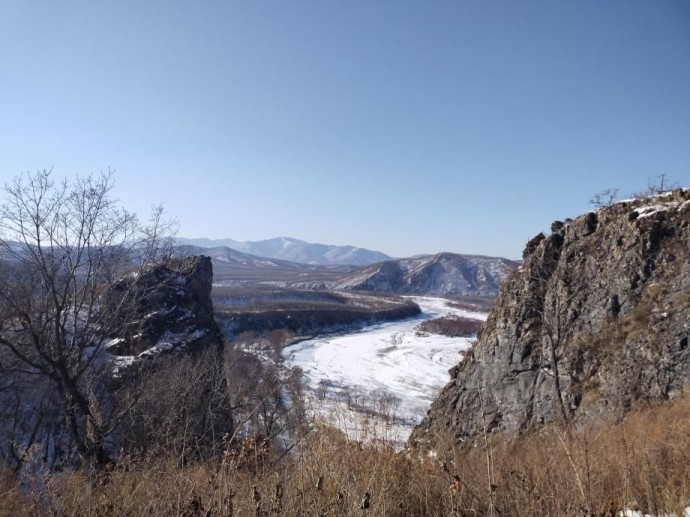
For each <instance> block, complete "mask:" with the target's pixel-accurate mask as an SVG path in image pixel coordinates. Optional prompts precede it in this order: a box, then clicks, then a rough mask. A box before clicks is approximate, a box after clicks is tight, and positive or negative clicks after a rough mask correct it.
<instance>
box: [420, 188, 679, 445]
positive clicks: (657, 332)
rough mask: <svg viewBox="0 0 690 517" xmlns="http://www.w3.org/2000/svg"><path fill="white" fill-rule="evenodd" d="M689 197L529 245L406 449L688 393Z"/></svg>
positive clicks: (608, 215) (657, 199) (634, 208)
mask: <svg viewBox="0 0 690 517" xmlns="http://www.w3.org/2000/svg"><path fill="white" fill-rule="evenodd" d="M689 335H690V189H679V190H675V191H673V192H670V193H666V194H662V195H659V196H654V197H646V198H641V199H634V200H627V201H621V202H618V203H616V204H613V205H611V206H609V207H605V208H602V209H600V210H598V211H596V212H590V213H587V214H584V215H582V216H580V217H577V218H576V219H574V220H566V222H560V221H556V222H555V223H554V224H553V225H552V233H551V234H550V235H549V236H545V235H543V234H540V235H538V236H537V237H535V238H534V239H532V240H531V241H530V242H529V243H528V244H527V247H526V249H525V251H524V262H523V264H522V266H521V267H520V268H519V269H518V270H516V271H515V272H514V273H512V274H511V276H510V277H509V278H508V279H507V280H506V281H505V283H504V284H503V285H502V287H501V290H500V294H499V296H498V299H497V302H496V306H495V307H494V309H493V311H492V313H491V314H490V316H489V319H488V321H487V323H486V325H485V326H484V327H483V329H482V330H481V331H480V333H479V336H478V340H477V342H476V344H475V346H474V347H473V348H472V350H471V351H470V352H469V353H468V354H467V355H466V356H465V358H464V359H463V360H462V362H461V363H460V364H459V365H458V366H456V367H455V368H453V369H452V370H451V372H450V373H451V381H450V383H449V384H448V385H447V386H446V387H445V388H444V389H443V391H442V393H441V394H440V396H439V397H438V399H437V400H436V401H435V402H434V403H433V405H432V407H431V409H430V411H429V413H428V415H427V417H426V418H425V419H424V420H423V422H422V423H421V424H420V425H419V426H418V427H417V428H416V430H415V431H414V433H413V435H412V437H411V440H412V441H413V442H417V443H425V442H426V443H433V441H434V440H435V439H436V437H437V436H438V435H437V431H443V432H445V430H448V429H449V430H450V431H451V433H452V435H453V436H454V438H455V439H456V440H458V441H463V440H466V439H472V438H473V437H475V436H477V435H479V434H480V433H483V431H484V429H486V430H487V431H489V432H492V431H498V430H507V431H521V430H525V429H528V428H531V427H534V426H535V425H538V424H540V423H543V422H548V421H558V420H561V421H584V420H588V419H596V420H599V419H602V418H614V419H616V418H620V416H622V415H623V414H624V412H625V411H626V410H628V409H629V408H631V407H632V406H634V405H637V404H642V403H650V402H656V401H661V400H664V399H669V398H673V397H675V396H677V395H679V394H681V393H682V392H684V391H686V392H687V391H688V390H690V347H689V346H688V336H689Z"/></svg>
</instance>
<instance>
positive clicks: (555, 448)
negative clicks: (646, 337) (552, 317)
mask: <svg viewBox="0 0 690 517" xmlns="http://www.w3.org/2000/svg"><path fill="white" fill-rule="evenodd" d="M260 442H261V440H260V439H257V440H249V441H248V442H246V443H245V445H246V444H249V445H246V447H245V448H246V449H247V453H246V455H245V456H246V457H245V458H244V459H243V460H242V462H237V461H234V460H233V457H231V458H230V459H227V457H226V461H223V460H222V459H221V457H219V458H217V459H207V460H205V461H203V462H197V463H191V462H190V463H188V464H187V465H184V466H181V464H180V462H179V461H177V458H176V457H175V456H174V455H167V456H166V455H161V456H160V457H156V458H153V457H150V458H148V459H147V460H146V461H143V462H141V463H136V462H134V461H132V460H130V459H127V458H123V459H122V460H121V461H120V463H119V464H118V465H117V466H116V467H114V468H112V469H111V470H108V471H103V472H96V473H94V472H90V473H89V472H87V471H77V472H62V473H60V472H55V473H50V474H48V475H47V476H46V481H45V484H44V489H43V491H42V492H41V493H35V492H27V491H24V492H22V491H21V490H19V489H17V485H16V480H15V479H14V478H12V477H8V476H5V477H2V478H0V483H1V484H0V486H1V487H2V491H1V492H0V508H2V510H1V511H2V512H3V513H4V514H7V515H10V514H11V515H35V514H40V513H42V512H43V511H44V510H45V511H49V512H54V513H56V514H64V515H89V514H93V515H144V514H147V515H226V516H227V515H242V516H244V515H261V516H269V515H286V516H292V515H340V516H347V515H358V516H362V515H367V514H368V515H372V516H373V515H391V516H403V515H404V516H407V515H429V516H447V515H462V516H465V515H467V516H470V515H492V513H493V514H495V515H509V516H511V515H515V516H518V515H519V516H525V515H527V516H529V515H534V516H536V515H596V516H607V515H610V516H614V515H617V514H618V512H620V511H621V510H622V509H623V508H630V509H633V508H637V509H639V510H641V511H644V512H646V513H651V514H655V515H658V514H663V512H667V513H670V512H675V514H676V515H681V514H682V511H683V509H684V508H685V507H687V506H688V505H690V470H689V469H688V468H687V465H689V464H690V398H684V399H681V400H676V401H673V402H670V403H666V404H663V405H661V406H658V407H655V408H646V409H639V410H636V411H634V412H632V413H630V414H629V415H628V416H627V418H625V419H624V421H623V422H622V423H621V424H620V425H601V426H599V427H588V428H581V429H564V428H561V427H545V428H542V429H541V430H539V431H537V432H533V433H528V434H525V435H522V436H520V437H515V436H508V435H494V436H489V437H487V441H486V443H487V445H488V447H485V446H484V445H483V444H482V445H478V446H464V447H448V448H447V449H446V450H445V452H438V453H437V454H435V455H430V454H428V453H424V452H422V451H402V452H397V451H395V450H394V448H393V447H392V446H390V445H388V444H386V443H383V444H377V445H366V444H361V443H357V442H352V441H348V440H347V439H346V438H345V437H344V435H343V434H342V433H341V432H340V431H337V430H335V429H333V428H330V427H325V426H321V425H317V426H316V427H315V428H314V429H313V430H312V432H311V433H309V434H308V435H306V436H304V438H303V440H302V442H301V445H300V447H299V450H298V451H297V449H295V450H296V451H297V452H295V453H294V454H293V455H291V456H282V458H280V457H278V456H271V455H270V454H269V452H268V450H267V448H266V447H264V446H260V445H261V443H260ZM253 455H255V456H256V457H257V458H259V459H260V461H256V462H255V463H254V464H253V466H252V468H246V465H244V463H246V461H251V457H254V456H253ZM231 456H232V455H231ZM240 463H242V465H240ZM367 494H368V495H367ZM39 510H40V511H39Z"/></svg>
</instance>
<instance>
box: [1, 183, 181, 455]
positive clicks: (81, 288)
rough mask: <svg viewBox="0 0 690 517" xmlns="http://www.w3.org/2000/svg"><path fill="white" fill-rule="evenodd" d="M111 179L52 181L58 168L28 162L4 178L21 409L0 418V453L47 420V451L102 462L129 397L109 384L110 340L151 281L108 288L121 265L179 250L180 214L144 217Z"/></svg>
mask: <svg viewBox="0 0 690 517" xmlns="http://www.w3.org/2000/svg"><path fill="white" fill-rule="evenodd" d="M112 190H113V175H112V173H110V172H108V173H105V174H103V173H102V174H100V175H98V176H86V177H80V178H77V179H76V180H75V181H73V182H71V183H70V182H67V181H61V182H56V181H54V180H53V175H52V173H51V172H50V171H43V172H38V173H35V174H28V173H27V174H24V175H22V176H20V177H18V178H16V179H15V180H14V181H12V182H11V183H8V184H5V186H4V192H3V193H4V197H3V199H2V200H1V201H0V404H2V405H3V406H2V407H1V408H0V409H2V414H3V415H13V416H12V422H11V424H12V425H5V424H7V422H3V421H0V430H2V431H3V432H5V431H7V429H10V431H7V432H9V435H8V434H7V433H5V436H2V440H0V441H3V442H5V443H6V444H7V445H6V449H3V448H2V447H4V446H0V454H2V455H4V456H5V457H7V456H10V457H12V458H13V459H14V461H21V458H22V454H23V452H22V451H26V450H27V449H28V448H29V447H30V446H31V445H32V443H33V441H34V440H35V439H37V436H38V434H39V433H37V432H36V430H37V429H39V428H40V427H41V426H43V425H46V421H47V420H50V422H51V423H50V425H51V426H52V427H53V436H54V438H51V439H46V438H44V439H45V440H46V443H45V444H44V446H45V447H46V449H48V450H47V451H46V457H47V456H48V455H49V454H53V456H55V455H57V452H56V449H59V448H64V447H67V448H68V449H69V450H68V451H63V452H65V453H69V452H71V451H76V453H77V454H78V456H79V457H81V459H82V460H85V461H89V462H94V463H98V462H102V461H104V460H105V456H106V452H105V449H104V444H105V440H106V439H107V438H108V436H109V435H110V434H111V433H112V432H113V430H114V429H115V428H116V426H117V424H118V422H119V421H120V420H121V418H122V417H123V414H124V412H125V411H126V409H127V408H122V407H117V404H115V403H114V402H113V401H112V400H110V399H109V397H108V396H107V395H106V393H105V390H106V388H105V385H106V382H105V381H104V379H105V374H106V371H107V370H108V369H109V367H110V365H109V364H108V361H107V359H108V358H107V355H106V354H103V353H102V352H103V348H104V347H105V345H106V344H107V340H108V337H109V336H113V335H115V334H116V332H117V330H118V327H119V326H121V325H122V323H123V321H127V315H128V313H129V311H132V310H133V307H134V305H135V304H136V302H137V299H136V298H138V297H142V296H146V295H147V293H146V292H145V291H142V290H141V289H134V288H132V289H130V290H126V289H125V290H124V291H123V292H121V296H119V298H118V301H117V303H112V300H109V302H108V303H107V304H106V303H104V302H103V300H104V298H103V295H104V293H106V292H107V290H108V287H109V286H110V285H111V284H112V283H113V282H115V281H116V280H117V279H118V278H119V277H121V275H122V274H123V273H125V272H126V273H127V274H128V275H132V276H133V277H136V276H137V275H139V274H140V273H141V272H142V271H143V270H144V269H145V268H147V267H148V266H149V265H150V264H152V263H153V262H155V261H157V260H160V259H161V258H166V257H167V256H169V255H170V246H171V245H172V239H171V237H170V236H171V235H172V229H173V223H168V222H166V221H164V219H163V209H162V207H154V208H153V212H152V216H151V219H150V221H148V222H147V223H146V224H143V223H142V222H140V221H139V220H138V219H137V217H136V215H135V214H133V213H131V212H128V211H127V210H125V209H123V208H121V207H120V206H119V205H118V203H117V201H116V200H115V199H114V198H113V196H112ZM130 284H132V283H130ZM152 289H155V286H152ZM29 388H30V389H29ZM32 431H33V432H32ZM57 436H59V438H55V437H57Z"/></svg>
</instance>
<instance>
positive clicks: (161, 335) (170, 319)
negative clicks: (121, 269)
mask: <svg viewBox="0 0 690 517" xmlns="http://www.w3.org/2000/svg"><path fill="white" fill-rule="evenodd" d="M212 280H213V268H212V265H211V259H210V258H209V257H206V256H195V257H188V258H184V259H180V260H171V261H169V262H167V263H166V264H156V265H154V266H152V267H150V268H148V269H146V270H145V271H144V272H143V273H141V274H138V275H136V276H132V275H125V276H124V277H123V278H121V279H120V280H118V281H117V282H116V283H115V284H113V286H112V287H111V288H110V289H109V291H108V292H107V293H106V295H105V297H104V298H105V306H106V307H107V306H111V305H113V304H118V305H121V304H123V303H130V304H131V309H130V310H126V311H121V314H122V318H123V321H122V324H121V326H120V328H119V332H118V333H117V337H116V338H114V339H112V340H111V341H110V342H109V343H108V345H107V350H108V353H110V354H111V355H114V356H116V357H119V358H120V362H125V363H126V362H127V361H133V360H134V359H135V358H145V357H147V356H152V355H155V354H157V353H159V352H163V351H172V350H181V349H185V350H188V351H194V350H199V349H202V348H206V347H208V346H220V345H221V344H222V340H221V337H220V332H219V330H218V326H217V325H216V322H215V320H214V317H213V305H212V303H211V286H212ZM123 297H127V298H128V299H123Z"/></svg>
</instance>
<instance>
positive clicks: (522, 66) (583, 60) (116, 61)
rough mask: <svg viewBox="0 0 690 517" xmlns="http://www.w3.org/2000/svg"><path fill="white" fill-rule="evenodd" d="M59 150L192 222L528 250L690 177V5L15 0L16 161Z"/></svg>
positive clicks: (6, 22)
mask: <svg viewBox="0 0 690 517" xmlns="http://www.w3.org/2000/svg"><path fill="white" fill-rule="evenodd" d="M46 168H53V171H54V174H55V175H56V177H60V178H61V177H68V178H69V177H73V176H74V175H75V174H87V173H90V172H96V173H97V172H98V171H101V170H106V169H108V168H111V169H114V170H115V171H116V183H117V187H116V194H117V196H118V197H119V199H120V200H121V201H122V203H123V205H125V206H127V207H128V208H131V209H134V210H136V211H137V212H139V213H141V214H145V213H146V212H148V209H149V207H150V206H151V205H152V204H154V203H160V202H162V203H164V204H165V206H166V207H167V210H168V213H169V214H170V215H171V216H173V217H175V218H177V219H179V221H180V232H179V233H180V235H182V236H186V237H199V236H206V237H211V238H222V237H231V238H234V239H238V240H258V239H264V238H270V237H276V236H290V237H296V238H301V239H304V240H308V241H313V242H323V243H328V244H352V245H357V246H362V247H368V248H372V249H377V250H381V251H384V252H386V253H389V254H391V255H396V256H404V255H412V254H417V253H432V252H437V251H454V252H461V253H481V254H487V255H502V256H508V257H518V256H519V255H520V253H521V251H522V249H523V247H524V244H525V243H526V241H527V240H528V239H529V238H530V237H531V236H533V235H534V234H536V233H538V232H539V231H542V230H545V229H547V228H548V227H549V225H550V223H551V221H553V220H555V219H563V218H565V217H572V216H575V215H577V214H579V213H581V212H583V211H586V210H588V209H589V205H588V201H589V199H590V198H591V197H592V195H593V194H595V193H597V192H599V191H601V190H603V189H606V188H610V187H617V188H619V189H620V190H621V193H622V194H624V195H627V194H630V193H631V192H634V191H639V190H641V189H643V188H644V187H645V186H646V185H647V183H648V180H649V178H653V177H654V176H656V175H658V174H662V173H665V174H668V176H669V178H671V179H672V180H673V181H675V182H677V183H679V184H682V185H684V186H690V2H687V1H686V0H678V1H672V0H664V1H648V0H645V1H636V0H620V1H614V0H610V1H605V2H602V1H594V0H592V1H586V0H585V1H577V2H553V1H543V2H536V1H535V2H514V1H479V0H477V1H431V2H422V1H405V0H391V1H382V0H379V1H357V0H353V1H347V2H336V1H332V2H322V1H297V0H295V1H258V0H257V1H249V0H246V1H241V2H240V1H237V2H234V1H205V2H194V3H192V2H181V1H180V2H174V1H160V2H157V1H145V2H140V1H137V2H133V1H125V0H122V1H118V2H104V1H103V2H101V1H93V0H91V1H83V2H74V1H69V0H67V1H62V2H48V1H43V2H37V1H31V0H21V1H20V0H17V1H7V0H0V180H2V182H5V181H8V180H10V179H11V178H13V177H15V176H16V175H18V174H19V173H22V172H24V171H35V170H39V169H46Z"/></svg>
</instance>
